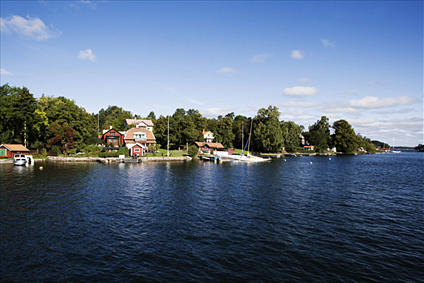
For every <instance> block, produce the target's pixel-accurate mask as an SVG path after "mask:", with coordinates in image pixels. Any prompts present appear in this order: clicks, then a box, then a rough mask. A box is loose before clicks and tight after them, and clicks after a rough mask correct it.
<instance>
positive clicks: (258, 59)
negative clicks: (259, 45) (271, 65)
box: [250, 53, 272, 63]
mask: <svg viewBox="0 0 424 283" xmlns="http://www.w3.org/2000/svg"><path fill="white" fill-rule="evenodd" d="M271 56H272V55H271V54H268V53H264V54H258V55H254V56H253V57H252V59H250V61H252V62H259V63H263V62H265V61H266V59H268V58H269V57H271Z"/></svg>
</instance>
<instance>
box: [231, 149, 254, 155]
mask: <svg viewBox="0 0 424 283" xmlns="http://www.w3.org/2000/svg"><path fill="white" fill-rule="evenodd" d="M242 152H243V149H240V148H235V149H234V153H235V154H241V153H242ZM247 153H250V154H251V152H250V151H247V150H246V151H245V152H244V154H247Z"/></svg>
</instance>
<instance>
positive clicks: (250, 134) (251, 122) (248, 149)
mask: <svg viewBox="0 0 424 283" xmlns="http://www.w3.org/2000/svg"><path fill="white" fill-rule="evenodd" d="M252 125H253V118H252V120H250V133H249V145H248V147H247V152H249V151H250V137H251V136H252Z"/></svg>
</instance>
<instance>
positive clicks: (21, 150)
mask: <svg viewBox="0 0 424 283" xmlns="http://www.w3.org/2000/svg"><path fill="white" fill-rule="evenodd" d="M27 153H29V150H28V149H27V148H26V147H25V146H23V145H21V144H2V145H0V158H13V155H14V154H27Z"/></svg>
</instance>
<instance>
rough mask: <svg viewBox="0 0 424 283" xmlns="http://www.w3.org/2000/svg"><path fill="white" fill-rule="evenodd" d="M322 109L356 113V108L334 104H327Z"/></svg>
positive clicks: (327, 111)
mask: <svg viewBox="0 0 424 283" xmlns="http://www.w3.org/2000/svg"><path fill="white" fill-rule="evenodd" d="M323 111H324V112H325V113H357V112H358V110H357V109H355V108H352V107H344V106H337V105H336V104H334V105H327V106H326V107H324V109H323Z"/></svg>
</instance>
